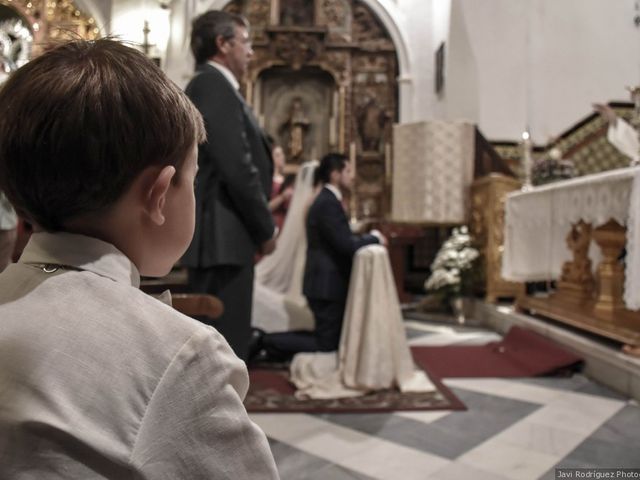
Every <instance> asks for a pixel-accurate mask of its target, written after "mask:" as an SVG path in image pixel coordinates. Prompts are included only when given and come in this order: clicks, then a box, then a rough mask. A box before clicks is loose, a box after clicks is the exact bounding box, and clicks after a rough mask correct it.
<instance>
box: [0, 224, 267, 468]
mask: <svg viewBox="0 0 640 480" xmlns="http://www.w3.org/2000/svg"><path fill="white" fill-rule="evenodd" d="M43 265H44V266H46V268H43ZM47 265H48V266H47ZM56 266H59V267H57V268H58V269H57V270H55V271H52V270H54V269H55V268H56ZM45 270H47V271H52V272H51V273H47V272H45ZM139 282H140V275H139V274H138V271H137V269H136V267H135V266H134V265H133V264H132V263H131V262H130V261H129V259H128V258H127V257H126V256H125V255H124V254H122V253H121V252H120V251H118V250H117V249H116V248H115V247H114V246H112V245H110V244H108V243H105V242H102V241H100V240H97V239H94V238H90V237H85V236H81V235H73V234H67V233H58V234H49V233H36V234H34V235H33V236H32V238H31V240H30V241H29V244H28V245H27V247H26V248H25V251H24V253H23V255H22V257H21V259H20V261H19V263H17V264H12V265H10V266H9V267H8V268H7V270H5V272H3V273H2V274H1V275H0V325H1V328H0V365H2V369H0V406H1V407H0V450H2V451H3V454H2V457H3V460H2V462H0V478H15V477H19V476H20V475H21V474H29V475H33V476H34V478H36V477H37V478H52V476H55V475H57V474H59V473H60V472H65V477H64V478H71V479H80V478H82V479H85V478H97V477H98V476H99V477H100V478H105V477H106V478H128V477H129V476H139V478H189V479H205V478H207V479H208V478H278V473H277V470H276V467H275V463H274V461H273V456H272V455H271V452H270V449H269V446H268V443H267V440H266V437H265V435H264V433H263V432H262V431H261V430H260V429H259V428H258V427H257V426H256V425H255V424H254V423H252V422H251V420H250V419H249V418H248V416H247V413H246V411H245V409H244V406H243V405H242V399H243V398H244V397H245V395H246V392H247V389H248V375H247V370H246V367H245V364H244V363H243V362H242V361H241V360H239V359H238V358H237V357H236V356H235V355H234V353H233V351H232V350H231V348H230V347H229V345H228V344H227V342H226V341H225V340H224V338H222V336H221V335H220V334H219V333H218V332H217V331H215V330H214V329H213V328H211V327H208V326H206V325H204V324H202V323H200V322H197V321H195V320H193V319H191V318H188V317H186V316H184V315H182V314H180V313H178V312H176V311H175V310H173V309H172V308H171V307H169V306H167V305H165V304H163V303H161V302H160V301H158V300H156V299H154V298H152V297H150V296H149V295H146V294H145V293H143V292H141V291H140V290H139V289H138V288H137V287H138V285H139ZM89 452H90V454H89ZM26 469H28V472H27V470H26ZM132 472H135V475H133V474H132ZM56 478H57V477H56Z"/></svg>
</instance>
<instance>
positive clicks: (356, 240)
mask: <svg viewBox="0 0 640 480" xmlns="http://www.w3.org/2000/svg"><path fill="white" fill-rule="evenodd" d="M316 175H317V178H318V180H319V181H320V182H321V183H323V184H324V188H322V190H321V191H320V193H318V195H317V197H316V198H315V200H314V202H313V203H312V204H311V207H310V208H309V213H308V215H307V221H306V231H307V258H306V263H305V270H304V283H303V293H304V295H305V297H306V298H307V302H308V304H309V308H310V309H311V311H312V313H313V316H314V318H315V330H314V331H312V332H309V331H292V332H280V333H270V334H266V335H265V336H264V338H263V342H262V346H263V348H264V350H265V351H266V353H267V356H268V358H269V359H273V360H279V361H286V360H289V359H291V357H292V356H293V355H295V354H296V353H300V352H316V351H321V352H330V351H334V350H337V349H338V346H339V344H340V332H341V330H342V320H343V316H344V310H345V304H346V300H347V293H348V291H349V278H350V276H351V266H352V263H353V256H354V254H355V253H356V251H357V250H358V249H359V248H360V247H363V246H365V245H369V244H372V243H382V244H384V245H386V239H385V238H384V236H382V234H380V233H379V232H377V231H375V230H374V231H372V232H370V234H365V235H354V234H353V233H351V229H350V228H349V222H348V220H347V215H346V214H345V211H344V207H343V204H342V191H343V190H349V189H350V187H351V184H352V182H353V168H352V165H351V164H350V163H349V161H348V159H347V157H346V156H345V155H343V154H340V153H329V154H327V155H325V156H324V157H323V158H322V160H321V162H320V166H319V167H318V169H317V170H316Z"/></svg>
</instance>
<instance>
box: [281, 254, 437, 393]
mask: <svg viewBox="0 0 640 480" xmlns="http://www.w3.org/2000/svg"><path fill="white" fill-rule="evenodd" d="M291 381H292V382H293V383H294V384H295V386H296V387H297V391H296V396H297V397H298V398H340V397H352V396H358V395H363V394H365V393H367V392H368V391H372V390H379V389H385V388H391V387H398V388H399V389H400V390H401V391H403V392H409V391H414V392H428V391H433V390H435V387H434V386H433V384H432V383H431V382H430V381H429V379H428V378H427V376H426V374H425V373H424V372H423V371H422V370H419V369H417V368H416V367H415V365H414V363H413V358H412V356H411V351H410V350H409V345H408V344H407V340H406V334H405V330H404V325H403V322H402V313H401V311H400V304H399V302H398V294H397V292H396V288H395V282H394V280H393V275H392V272H391V265H390V263H389V255H388V254H387V250H386V248H384V247H383V246H381V245H369V246H366V247H364V248H361V249H360V250H358V252H357V253H356V256H355V259H354V265H353V270H352V272H351V279H350V282H349V295H348V297H347V306H346V309H345V314H344V323H343V326H342V334H341V337H340V347H339V349H338V352H329V353H299V354H298V355H296V356H295V357H294V359H293V362H292V363H291Z"/></svg>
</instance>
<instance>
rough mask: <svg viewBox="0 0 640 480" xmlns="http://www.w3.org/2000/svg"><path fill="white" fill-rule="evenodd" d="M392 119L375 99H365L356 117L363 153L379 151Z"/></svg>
mask: <svg viewBox="0 0 640 480" xmlns="http://www.w3.org/2000/svg"><path fill="white" fill-rule="evenodd" d="M390 119H391V115H389V113H388V112H386V111H385V110H384V109H383V108H381V107H380V105H378V102H376V100H375V99H374V98H373V97H369V96H368V97H366V98H365V101H364V103H363V104H362V105H361V106H360V108H358V113H357V117H356V122H357V126H358V134H359V135H360V140H361V142H362V150H363V151H365V152H372V151H373V152H375V151H378V150H379V148H380V143H381V140H383V139H384V138H383V137H384V135H385V130H386V126H387V123H388V122H389V120H390Z"/></svg>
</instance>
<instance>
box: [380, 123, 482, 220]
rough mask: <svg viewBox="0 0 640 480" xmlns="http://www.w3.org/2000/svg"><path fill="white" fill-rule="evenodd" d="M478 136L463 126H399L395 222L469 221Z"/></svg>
mask: <svg viewBox="0 0 640 480" xmlns="http://www.w3.org/2000/svg"><path fill="white" fill-rule="evenodd" d="M474 133H475V130H474V126H473V125H472V124H470V123H462V122H441V121H437V122H436V121H433V122H419V123H408V124H402V125H395V126H394V129H393V134H394V142H393V148H394V154H393V158H394V175H393V195H392V198H393V202H392V214H391V218H392V220H393V221H397V222H425V223H426V222H428V223H443V224H460V223H464V222H465V221H466V218H467V204H468V190H469V188H468V187H469V185H470V184H471V181H472V177H473V160H474V138H475V137H474Z"/></svg>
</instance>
